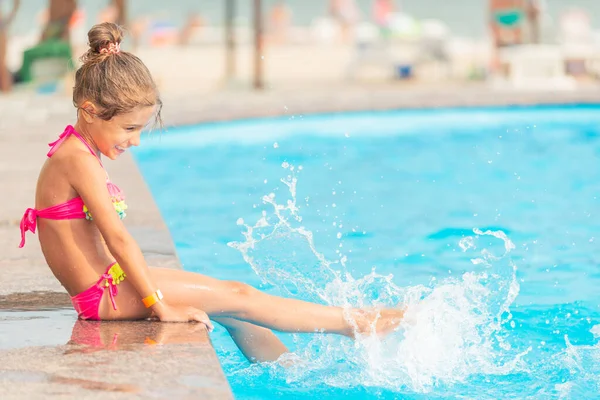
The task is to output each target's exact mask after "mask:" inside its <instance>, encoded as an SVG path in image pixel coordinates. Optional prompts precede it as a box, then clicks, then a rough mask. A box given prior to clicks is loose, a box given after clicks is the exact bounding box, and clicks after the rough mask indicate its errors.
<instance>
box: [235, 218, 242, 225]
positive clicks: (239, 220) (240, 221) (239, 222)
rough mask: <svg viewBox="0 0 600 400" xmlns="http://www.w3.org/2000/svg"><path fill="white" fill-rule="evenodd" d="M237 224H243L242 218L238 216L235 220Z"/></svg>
mask: <svg viewBox="0 0 600 400" xmlns="http://www.w3.org/2000/svg"><path fill="white" fill-rule="evenodd" d="M236 223H237V224H238V225H244V219H243V218H238V220H237V222H236Z"/></svg>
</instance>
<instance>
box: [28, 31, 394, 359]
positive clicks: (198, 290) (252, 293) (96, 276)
mask: <svg viewBox="0 0 600 400" xmlns="http://www.w3.org/2000/svg"><path fill="white" fill-rule="evenodd" d="M122 34H123V32H122V31H121V29H120V28H119V27H118V26H117V25H114V24H111V23H103V24H100V25H96V26H94V27H93V28H92V29H91V30H90V32H89V33H88V39H89V44H90V49H89V50H88V52H87V54H85V55H84V57H83V58H82V61H83V65H82V66H81V68H79V70H78V71H77V73H76V75H75V87H74V92H73V103H74V105H75V107H76V108H77V123H76V124H75V126H68V127H67V128H66V129H65V131H64V132H63V133H62V134H61V135H60V137H59V138H58V140H56V141H55V142H53V143H50V146H51V148H50V151H49V152H48V159H47V160H46V163H45V164H44V166H43V168H42V170H41V172H40V176H39V179H38V183H37V189H36V197H35V209H32V208H29V209H27V211H26V212H25V215H24V216H23V219H22V221H21V247H22V246H23V245H24V244H25V233H26V231H28V230H29V231H31V232H33V233H35V230H36V226H39V240H40V244H41V248H42V251H43V253H44V257H45V259H46V261H47V263H48V265H49V267H50V269H51V270H52V272H53V273H54V275H55V276H56V278H57V279H58V280H59V281H60V283H61V284H62V285H63V286H64V288H65V289H66V290H67V292H68V293H69V294H70V295H71V296H72V297H71V299H72V302H73V307H74V308H75V310H76V311H77V313H78V314H79V318H80V319H84V320H86V319H87V320H138V319H147V318H156V319H159V320H160V321H164V322H188V321H197V322H201V323H203V324H205V325H206V326H207V327H208V329H209V330H212V324H211V321H210V320H209V317H210V318H211V319H212V320H214V321H216V322H218V323H220V324H222V325H223V326H224V327H225V328H226V329H227V330H228V332H229V333H230V334H231V336H232V338H233V340H234V341H235V342H236V344H237V345H238V346H239V348H240V349H241V351H242V352H243V353H244V355H245V356H246V357H247V358H248V359H249V360H251V361H267V360H275V359H277V358H278V357H279V356H280V355H281V354H282V353H284V352H286V351H287V349H286V347H285V346H284V345H283V344H282V343H281V341H279V339H278V338H277V337H276V336H275V335H274V334H273V332H272V331H271V330H270V329H275V330H279V331H284V332H315V331H321V332H325V333H337V334H341V335H346V336H349V337H355V336H356V335H361V334H368V333H371V332H376V333H378V334H385V333H387V332H390V331H391V330H393V329H395V328H396V327H397V326H398V325H399V324H400V321H401V320H402V316H403V312H402V311H401V310H394V309H382V310H376V309H369V310H358V309H353V310H343V309H342V308H340V307H332V306H323V305H318V304H313V303H308V302H303V301H299V300H292V299H285V298H277V297H274V296H270V295H268V294H265V293H263V292H260V291H258V290H256V289H254V288H252V287H251V286H248V285H246V284H244V283H240V282H234V281H220V280H217V279H213V278H209V277H207V276H203V275H200V274H196V273H191V272H185V271H177V270H171V269H163V268H148V266H147V265H146V263H145V262H144V257H143V255H142V252H141V251H140V248H139V247H138V245H137V244H136V242H135V241H134V240H133V238H132V237H131V235H130V234H129V233H128V232H127V230H126V229H125V226H124V225H123V223H122V221H121V219H122V218H124V217H125V212H124V210H125V209H126V205H125V203H124V198H123V194H122V193H121V191H120V190H119V189H118V188H117V187H116V186H115V185H114V184H112V183H111V182H110V180H109V179H108V176H107V173H106V171H105V170H104V167H103V165H102V161H101V159H100V154H102V155H104V156H105V157H106V158H109V159H111V160H114V159H116V158H117V157H119V155H121V154H122V153H123V152H124V151H126V150H127V149H128V148H129V147H131V146H138V145H139V144H140V135H141V132H142V129H143V128H144V127H145V126H146V125H147V124H148V122H149V121H150V120H151V119H155V120H157V121H160V109H161V100H160V98H159V94H158V92H157V89H156V85H155V83H154V81H153V80H152V77H151V76H150V72H149V71H148V69H147V68H146V66H145V65H144V64H143V63H142V61H140V59H139V58H137V57H136V56H134V55H133V54H130V53H127V52H124V51H121V50H120V48H119V45H120V43H121V39H122ZM117 288H118V290H117Z"/></svg>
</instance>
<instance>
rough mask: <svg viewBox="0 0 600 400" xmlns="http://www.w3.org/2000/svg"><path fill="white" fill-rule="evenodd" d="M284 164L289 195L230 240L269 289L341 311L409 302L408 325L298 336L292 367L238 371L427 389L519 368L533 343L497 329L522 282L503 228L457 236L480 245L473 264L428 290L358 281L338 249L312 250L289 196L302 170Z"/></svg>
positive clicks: (374, 278) (269, 201)
mask: <svg viewBox="0 0 600 400" xmlns="http://www.w3.org/2000/svg"><path fill="white" fill-rule="evenodd" d="M282 167H283V168H284V169H286V170H287V171H288V172H289V174H288V175H287V177H286V178H284V179H282V180H281V182H282V183H283V184H284V185H286V186H287V188H288V191H289V194H290V196H291V198H290V199H287V200H286V201H285V202H283V204H280V203H278V201H277V200H276V196H275V194H273V193H271V194H269V195H267V196H264V197H263V199H262V200H263V203H264V204H265V205H266V206H268V208H270V212H267V211H266V210H265V211H263V212H262V215H261V217H260V218H259V219H258V220H257V221H256V222H255V223H254V224H247V223H245V222H244V221H243V220H241V219H240V220H238V224H240V225H241V226H244V227H245V231H244V232H243V235H244V239H245V240H244V241H242V242H231V243H229V244H228V245H229V246H230V247H232V248H235V249H237V250H238V251H240V253H241V254H242V256H243V258H244V260H245V261H246V262H247V263H248V264H249V265H250V266H251V267H252V268H253V270H254V271H255V272H256V274H257V275H258V276H259V277H260V278H261V279H262V280H263V282H264V283H265V284H268V285H270V287H271V289H272V290H273V291H275V292H280V293H283V294H287V295H293V296H295V297H300V298H302V299H304V300H308V301H317V302H320V303H322V304H328V305H336V306H341V307H344V308H345V309H348V308H350V307H366V306H372V305H376V306H384V307H396V306H398V304H402V305H405V306H407V313H406V318H405V321H406V322H405V324H404V325H403V329H402V330H401V331H399V332H396V333H394V334H392V335H389V336H388V337H387V338H385V339H383V340H381V339H379V338H377V337H366V338H363V339H360V340H357V341H351V340H349V339H346V338H340V337H334V336H329V335H296V336H295V338H294V340H295V341H296V343H297V344H298V346H296V353H295V354H294V357H295V360H296V362H295V363H292V365H291V366H289V367H287V368H285V369H282V368H281V366H280V364H278V363H272V364H262V365H258V366H257V365H254V366H251V367H248V368H242V369H240V370H238V371H236V372H235V374H242V375H247V376H248V377H250V376H252V377H256V376H257V375H262V374H266V375H269V379H279V380H281V379H283V380H284V381H285V383H286V384H287V385H292V386H298V387H300V386H301V387H303V388H304V389H306V388H307V387H311V386H314V387H317V386H321V385H323V384H325V385H327V386H333V387H344V388H349V387H356V386H361V387H377V388H385V389H388V390H393V391H397V392H403V391H408V392H419V393H428V392H430V391H431V390H433V388H436V390H437V391H439V390H440V387H444V386H446V385H452V384H455V383H460V382H465V381H466V380H467V379H468V378H469V377H471V376H474V375H479V374H487V375H503V374H509V373H515V372H518V371H521V370H523V369H524V368H525V365H524V361H523V357H524V356H525V355H526V354H527V353H528V352H529V351H530V349H529V348H528V349H521V350H520V351H518V350H515V349H512V347H511V344H510V343H509V342H508V340H507V333H506V329H504V324H506V323H507V322H508V321H510V319H511V318H512V315H511V314H510V306H511V304H512V303H513V301H514V300H515V298H516V296H517V295H518V293H519V284H518V282H517V279H516V271H517V267H516V265H514V263H513V262H512V261H511V260H510V256H509V253H510V252H511V250H513V249H514V248H515V246H514V244H513V243H512V242H511V241H510V239H509V238H508V237H507V236H506V235H505V234H504V233H503V232H501V231H490V230H488V231H485V232H484V231H481V230H479V229H474V230H473V232H474V236H472V237H467V238H463V239H462V240H461V242H460V243H459V246H460V247H461V248H462V249H463V251H475V250H476V249H477V248H478V247H481V248H482V250H481V251H480V252H479V254H478V255H477V256H475V257H474V258H472V259H471V261H472V263H473V264H474V266H475V268H477V269H479V271H477V272H469V273H465V274H464V275H463V276H462V277H460V278H447V279H444V280H442V281H440V282H439V283H438V284H437V285H435V286H434V287H426V286H423V285H418V286H413V287H407V288H401V287H398V286H397V285H395V284H394V282H393V276H392V275H387V276H384V275H380V274H378V273H376V272H375V271H374V270H373V271H372V272H371V273H370V274H367V275H366V276H363V277H359V278H355V277H353V276H352V275H351V274H350V273H349V272H348V271H346V270H345V259H346V256H345V255H343V254H341V253H338V256H339V259H337V260H333V261H332V260H328V259H327V258H326V257H325V256H324V255H323V253H321V252H319V251H318V250H317V249H316V246H315V243H314V238H313V235H312V232H311V231H310V230H308V229H307V228H305V227H303V226H302V225H301V222H302V217H301V216H300V215H299V211H300V208H299V206H298V205H297V203H296V194H297V183H298V179H297V172H299V170H300V168H298V169H295V168H294V166H292V165H289V164H287V163H284V164H283V165H282ZM482 238H483V239H485V240H500V241H501V243H502V245H503V248H504V252H503V253H502V254H494V253H493V252H492V251H490V250H488V249H487V248H486V247H484V246H481V245H480V243H479V242H481V241H482ZM481 269H483V270H481ZM298 359H299V360H301V361H297V360H298ZM275 377H276V378H275Z"/></svg>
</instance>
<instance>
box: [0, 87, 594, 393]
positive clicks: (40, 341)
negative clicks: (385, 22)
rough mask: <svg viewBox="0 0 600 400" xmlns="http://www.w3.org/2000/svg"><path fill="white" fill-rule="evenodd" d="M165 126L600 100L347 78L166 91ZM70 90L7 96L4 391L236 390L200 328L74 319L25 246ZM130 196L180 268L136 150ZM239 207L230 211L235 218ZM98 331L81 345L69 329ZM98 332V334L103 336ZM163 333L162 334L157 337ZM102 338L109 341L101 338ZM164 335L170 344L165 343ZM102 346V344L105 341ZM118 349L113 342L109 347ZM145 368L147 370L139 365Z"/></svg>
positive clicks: (137, 229)
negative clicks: (275, 86)
mask: <svg viewBox="0 0 600 400" xmlns="http://www.w3.org/2000/svg"><path fill="white" fill-rule="evenodd" d="M164 102H165V107H164V120H165V125H166V126H167V127H168V126H175V125H182V124H196V123H200V122H204V121H215V120H228V119H236V118H251V117H265V116H278V115H288V116H293V115H302V114H307V113H314V112H338V111H352V110H365V109H366V110H384V109H394V108H408V107H411V108H412V107H446V106H482V105H513V104H514V105H528V104H574V103H595V104H600V90H599V88H598V87H589V88H587V89H582V90H579V91H576V92H550V91H544V92H539V91H538V92H515V91H502V92H499V91H490V90H488V89H487V88H486V87H485V86H482V85H481V84H475V85H469V86H452V85H447V86H442V87H437V88H434V87H422V86H421V87H419V86H415V85H411V84H401V85H388V86H381V85H349V86H336V85H333V86H330V87H320V88H311V89H310V90H309V89H307V88H303V89H302V90H300V89H298V90H292V89H288V90H279V91H276V90H272V91H266V92H263V93H253V92H248V91H243V90H228V91H222V92H217V93H212V94H207V93H197V94H193V93H189V92H188V93H186V94H185V95H181V94H177V93H173V92H167V93H165V94H164ZM74 117H75V112H74V110H73V107H72V105H71V102H70V99H69V98H68V97H66V96H64V95H36V94H34V93H30V92H15V93H14V94H11V95H10V96H0V179H1V181H2V183H3V185H2V187H3V192H2V193H3V196H2V197H0V250H1V251H2V253H0V254H2V256H0V282H1V283H2V284H1V285H0V358H1V359H2V360H3V361H4V362H3V363H2V365H1V366H0V393H2V398H3V399H11V398H38V397H40V398H41V397H43V398H63V397H67V398H73V397H75V398H118V399H120V398H138V397H144V398H147V397H160V398H164V397H175V398H187V397H194V398H218V399H226V398H231V397H232V395H231V391H230V388H229V385H228V383H227V380H226V379H225V376H224V374H223V371H222V370H221V367H220V364H219V361H218V359H217V356H216V354H215V351H214V349H213V348H212V346H211V343H210V338H209V337H208V335H207V334H206V332H204V331H203V330H199V331H198V330H197V329H194V328H193V327H191V326H190V325H187V324H182V325H179V324H177V326H173V324H163V325H169V326H161V324H153V323H148V322H127V323H106V324H104V323H103V324H102V325H100V324H98V325H87V326H84V327H82V324H81V323H79V322H76V318H75V313H74V311H72V309H71V308H70V301H69V298H68V296H67V294H66V292H65V291H64V289H63V288H62V287H61V286H60V285H59V284H58V282H57V281H56V279H55V278H54V277H53V276H52V274H51V273H50V271H49V269H48V267H47V266H46V264H45V261H44V258H43V256H42V254H41V251H40V249H39V243H38V241H37V236H34V235H31V234H28V235H27V246H26V247H25V248H24V249H19V248H18V247H17V246H18V243H19V240H20V236H19V230H18V222H19V220H20V218H21V215H22V214H23V212H24V210H25V208H27V207H29V206H31V205H32V204H33V196H34V190H35V181H36V179H37V174H38V172H39V169H40V167H41V165H42V163H43V162H44V160H45V154H46V152H47V143H48V142H50V141H52V140H54V139H55V138H56V137H57V136H58V134H60V133H61V132H62V130H63V129H64V126H65V125H66V124H68V123H73V122H74ZM107 169H108V170H109V173H111V177H112V179H113V181H115V182H116V183H117V184H118V185H119V186H121V187H122V188H123V189H124V190H125V192H126V193H127V195H128V202H129V205H130V210H129V211H128V218H127V219H126V224H127V226H128V228H129V229H130V230H131V232H132V233H133V235H134V236H135V237H136V239H137V240H138V242H139V243H140V246H141V247H142V250H143V251H144V254H145V256H146V258H147V260H148V264H149V265H153V266H165V267H171V268H180V264H179V261H178V259H177V254H176V252H175V248H174V244H173V242H172V240H171V237H170V235H169V231H168V228H167V226H166V225H165V223H164V221H163V220H162V218H161V215H160V212H159V210H158V208H157V207H156V204H155V203H154V201H153V199H152V196H151V194H150V192H149V190H148V188H147V186H146V184H145V183H144V181H143V178H142V176H141V174H140V173H139V171H138V169H137V167H136V165H135V163H134V161H133V159H132V158H131V156H130V155H129V154H126V155H124V156H123V157H121V159H119V160H118V161H116V162H112V163H107ZM234 218H236V217H233V216H232V221H233V220H234ZM81 332H83V336H85V337H88V338H95V337H98V338H101V339H102V340H101V341H97V343H96V345H94V344H92V343H88V344H87V345H86V344H81V343H79V344H77V343H73V341H72V340H71V338H72V337H78V336H81ZM100 342H101V343H100ZM155 342H156V343H155ZM98 343H100V344H98ZM157 343H163V344H162V345H158V344H157ZM98 350H100V351H98ZM103 350H110V351H103ZM142 366H143V368H142Z"/></svg>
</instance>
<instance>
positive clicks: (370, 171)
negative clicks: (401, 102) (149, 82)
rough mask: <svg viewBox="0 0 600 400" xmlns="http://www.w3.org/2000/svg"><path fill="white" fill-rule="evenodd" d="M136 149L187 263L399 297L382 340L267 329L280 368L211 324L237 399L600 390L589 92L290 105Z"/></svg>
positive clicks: (598, 140) (363, 295)
mask: <svg viewBox="0 0 600 400" xmlns="http://www.w3.org/2000/svg"><path fill="white" fill-rule="evenodd" d="M134 154H135V158H136V159H137V161H138V163H139V165H140V167H141V170H142V172H143V175H144V176H145V178H146V179H147V182H148V183H149V185H150V188H151V191H152V193H153V194H154V196H155V199H156V201H157V203H158V205H159V207H160V209H161V212H162V213H163V216H164V219H165V221H166V223H167V225H168V226H169V229H170V231H171V234H172V236H173V238H174V240H175V243H176V246H177V250H178V253H179V255H180V257H181V260H182V262H183V263H184V267H185V268H186V269H188V270H191V271H196V272H199V273H202V274H207V275H210V276H213V277H217V278H221V279H236V280H241V281H244V282H247V283H249V284H251V285H253V286H256V287H258V288H261V289H262V290H266V291H268V292H269V293H273V294H277V295H284V296H294V297H297V298H302V299H305V300H311V301H317V302H320V303H323V304H336V305H344V306H348V305H352V306H361V305H371V304H383V305H388V306H393V305H395V304H398V303H403V304H407V305H408V309H409V316H410V322H409V323H407V324H406V326H405V327H404V329H403V330H402V331H400V332H397V333H394V334H392V335H391V336H389V337H387V338H386V339H385V340H383V341H379V340H377V339H373V338H368V339H365V340H361V341H359V342H356V343H354V342H352V341H351V340H349V339H346V338H341V337H335V336H329V335H319V334H304V335H293V334H278V335H279V336H280V337H281V338H282V340H283V341H284V342H285V343H286V344H287V345H288V346H289V348H290V349H291V350H292V351H293V352H294V354H295V355H296V357H297V361H296V363H295V364H294V366H292V367H288V368H283V367H281V366H280V365H279V364H277V363H273V364H259V365H250V364H249V363H247V362H246V361H245V359H244V358H243V356H242V355H241V353H240V352H239V351H238V350H237V349H236V348H235V346H234V344H233V342H232V341H231V340H230V339H229V338H228V336H227V334H226V332H225V330H224V329H222V328H220V329H216V330H215V332H214V333H213V336H212V337H213V341H214V345H215V348H216V349H217V352H218V354H219V356H220V359H221V362H222V365H223V368H224V370H225V372H226V374H227V376H228V378H229V381H230V383H231V385H232V388H233V391H234V394H235V396H236V398H239V399H271V398H273V399H275V398H293V399H309V398H310V399H312V398H319V397H321V398H344V399H346V398H347V399H363V398H381V399H397V398H407V399H446V398H457V397H458V398H477V399H488V398H489V399H497V398H540V399H546V398H565V399H580V398H594V397H596V396H597V393H598V392H599V390H600V311H599V308H598V307H599V306H600V291H599V290H598V287H599V286H600V270H599V268H598V266H599V265H600V252H599V251H598V250H597V242H598V241H600V225H599V223H598V207H599V202H598V196H599V195H600V194H599V192H598V189H599V188H600V186H599V183H600V172H599V171H600V169H599V168H598V161H599V160H600V107H596V106H562V107H558V106H553V107H527V108H516V107H515V108H482V109H442V110H412V111H393V112H364V113H352V114H337V115H319V116H297V115H296V116H291V115H290V116H287V117H282V118H276V119H260V120H246V121H238V122H229V123H214V124H205V125H199V126H194V127H180V128H176V129H171V130H169V131H168V132H166V133H162V134H161V135H157V134H153V135H151V136H149V137H148V138H147V139H146V140H145V141H144V144H143V146H141V147H140V148H139V149H137V150H136V151H135V153H134ZM181 198H185V199H186V200H185V201H184V202H183V203H182V202H181V200H180V199H181Z"/></svg>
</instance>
